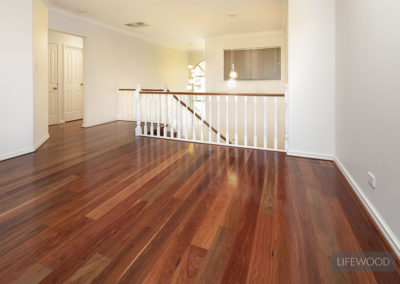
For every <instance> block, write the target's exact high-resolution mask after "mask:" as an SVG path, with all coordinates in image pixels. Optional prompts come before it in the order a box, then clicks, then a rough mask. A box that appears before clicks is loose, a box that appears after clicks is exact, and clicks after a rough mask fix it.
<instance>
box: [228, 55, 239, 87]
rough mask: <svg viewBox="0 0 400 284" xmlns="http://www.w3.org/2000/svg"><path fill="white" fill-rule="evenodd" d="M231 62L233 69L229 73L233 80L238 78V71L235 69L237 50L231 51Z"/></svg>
mask: <svg viewBox="0 0 400 284" xmlns="http://www.w3.org/2000/svg"><path fill="white" fill-rule="evenodd" d="M231 62H232V69H231V72H230V73H229V78H231V79H232V80H235V79H237V76H238V74H237V72H236V71H235V50H232V52H231Z"/></svg>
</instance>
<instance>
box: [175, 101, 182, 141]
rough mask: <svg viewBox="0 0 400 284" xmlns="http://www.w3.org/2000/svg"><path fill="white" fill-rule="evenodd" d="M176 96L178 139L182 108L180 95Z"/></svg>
mask: <svg viewBox="0 0 400 284" xmlns="http://www.w3.org/2000/svg"><path fill="white" fill-rule="evenodd" d="M176 97H177V98H178V111H177V112H178V136H177V138H178V139H181V127H182V108H181V97H180V96H179V95H177V96H176Z"/></svg>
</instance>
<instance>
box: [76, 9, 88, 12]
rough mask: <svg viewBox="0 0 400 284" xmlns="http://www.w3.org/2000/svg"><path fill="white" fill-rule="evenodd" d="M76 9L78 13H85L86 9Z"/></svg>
mask: <svg viewBox="0 0 400 284" xmlns="http://www.w3.org/2000/svg"><path fill="white" fill-rule="evenodd" d="M76 11H77V12H79V13H86V11H87V10H86V9H85V8H76Z"/></svg>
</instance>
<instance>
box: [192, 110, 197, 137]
mask: <svg viewBox="0 0 400 284" xmlns="http://www.w3.org/2000/svg"><path fill="white" fill-rule="evenodd" d="M192 139H193V141H195V140H196V108H195V106H194V104H193V115H192Z"/></svg>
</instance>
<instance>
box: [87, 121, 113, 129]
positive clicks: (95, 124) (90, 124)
mask: <svg viewBox="0 0 400 284" xmlns="http://www.w3.org/2000/svg"><path fill="white" fill-rule="evenodd" d="M113 121H116V120H115V119H111V120H105V121H100V122H95V123H86V122H85V121H83V123H82V127H84V128H87V127H92V126H97V125H101V124H104V123H109V122H113Z"/></svg>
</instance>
